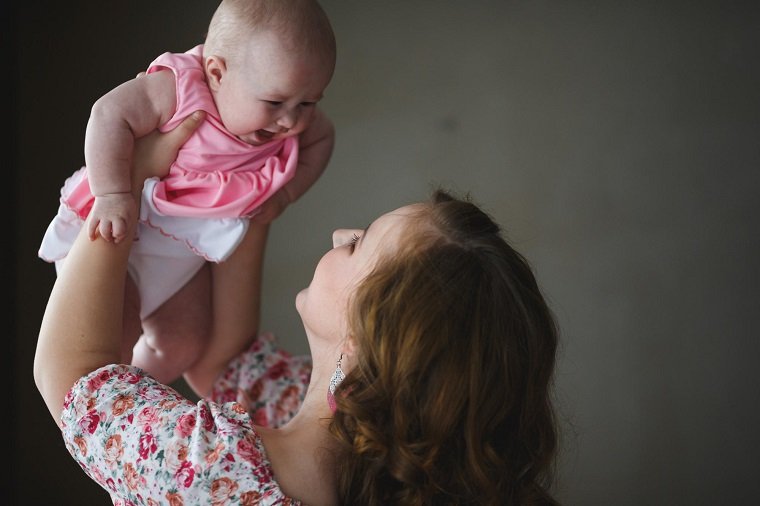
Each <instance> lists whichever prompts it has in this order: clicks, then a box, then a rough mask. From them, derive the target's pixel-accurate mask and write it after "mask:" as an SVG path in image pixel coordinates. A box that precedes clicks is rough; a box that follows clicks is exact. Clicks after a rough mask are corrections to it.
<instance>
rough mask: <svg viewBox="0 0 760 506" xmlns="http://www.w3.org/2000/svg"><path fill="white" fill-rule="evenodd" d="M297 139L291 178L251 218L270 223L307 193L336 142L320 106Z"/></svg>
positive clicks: (332, 130)
mask: <svg viewBox="0 0 760 506" xmlns="http://www.w3.org/2000/svg"><path fill="white" fill-rule="evenodd" d="M299 142H300V145H299V151H298V166H297V167H296V173H295V175H294V176H293V179H291V180H290V181H289V182H288V183H287V184H286V185H285V186H283V187H282V188H280V190H279V191H277V193H275V194H274V195H272V196H271V197H270V198H269V199H268V200H267V201H266V202H264V204H263V205H262V206H261V210H260V211H259V212H258V213H257V214H256V215H254V217H253V221H255V222H259V223H270V222H271V221H272V220H274V219H275V218H277V217H278V216H279V215H280V214H281V213H282V211H284V210H285V208H286V207H288V205H290V204H291V203H293V202H295V201H296V200H298V199H299V198H300V197H301V195H303V194H304V193H306V190H308V189H309V188H310V187H311V185H313V184H314V183H315V182H316V180H317V179H319V176H321V175H322V172H324V170H325V168H326V167H327V162H328V161H329V160H330V156H331V155H332V151H333V146H334V145H335V127H334V126H333V124H332V121H330V119H329V118H328V117H327V116H326V115H325V114H324V113H323V112H322V110H321V109H319V108H317V109H316V110H315V111H314V118H313V119H312V121H311V123H310V124H309V127H308V128H307V129H306V130H304V131H303V132H302V133H301V136H300V139H299Z"/></svg>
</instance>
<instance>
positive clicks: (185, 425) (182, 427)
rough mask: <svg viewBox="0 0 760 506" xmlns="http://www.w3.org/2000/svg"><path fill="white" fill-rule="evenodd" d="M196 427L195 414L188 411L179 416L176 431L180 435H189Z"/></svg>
mask: <svg viewBox="0 0 760 506" xmlns="http://www.w3.org/2000/svg"><path fill="white" fill-rule="evenodd" d="M193 429H195V414H194V413H187V414H184V415H182V416H180V417H179V420H177V426H176V427H175V428H174V432H175V433H176V434H177V435H178V436H180V437H188V436H189V435H190V434H192V433H193Z"/></svg>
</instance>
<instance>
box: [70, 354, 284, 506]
mask: <svg viewBox="0 0 760 506" xmlns="http://www.w3.org/2000/svg"><path fill="white" fill-rule="evenodd" d="M61 429H62V432H63V436H64V441H65V443H66V447H67V448H68V450H69V452H70V453H71V455H72V456H73V457H74V459H75V460H76V461H77V462H78V463H79V464H80V465H81V466H82V467H83V468H84V469H85V470H87V472H88V474H90V476H91V477H93V479H95V481H97V482H98V483H99V484H100V485H101V486H103V488H105V489H106V490H108V491H109V493H111V495H112V497H113V498H114V499H116V498H119V499H122V500H125V501H129V500H133V499H134V498H135V497H133V496H136V495H140V496H142V497H143V498H146V497H150V498H155V499H161V500H165V499H169V502H170V503H172V500H173V499H176V500H183V501H184V504H196V503H197V504H205V503H211V502H214V503H216V502H219V501H221V502H225V501H232V502H236V501H237V502H240V503H242V504H258V503H260V502H263V503H265V504H266V503H270V502H271V503H276V504H280V503H282V502H283V501H284V502H285V503H287V501H288V498H287V497H285V496H284V494H283V493H282V491H281V490H280V487H279V485H278V484H277V482H276V481H275V479H274V476H273V472H272V467H271V464H270V462H269V460H268V458H267V455H266V453H265V450H264V446H263V443H262V441H261V437H260V436H259V434H258V433H257V432H256V430H255V428H254V426H253V424H252V423H251V419H250V417H249V414H248V412H247V411H246V409H245V408H244V407H243V406H241V405H240V404H238V403H235V402H231V403H226V404H218V403H214V402H211V401H208V400H200V401H199V402H197V403H193V402H191V401H189V400H187V399H185V398H183V397H182V396H181V395H180V394H179V393H177V392H176V391H174V390H173V389H172V388H170V387H168V386H166V385H162V384H160V383H158V382H156V381H155V380H154V379H153V378H151V377H150V376H148V375H146V374H145V373H143V372H142V371H141V370H140V369H137V368H135V367H131V366H126V365H111V366H106V367H103V368H101V369H98V370H97V371H94V372H93V373H91V374H89V375H87V376H85V377H83V378H81V379H80V380H79V381H78V382H77V383H76V384H75V386H74V388H72V390H71V391H70V392H69V395H68V396H67V398H66V403H65V406H64V413H63V416H62V418H61ZM204 498H206V499H204Z"/></svg>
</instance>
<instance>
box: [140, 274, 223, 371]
mask: <svg viewBox="0 0 760 506" xmlns="http://www.w3.org/2000/svg"><path fill="white" fill-rule="evenodd" d="M210 284H211V280H210V269H209V267H208V265H204V266H203V267H202V268H201V269H200V270H199V271H198V273H196V274H195V276H194V277H193V278H192V279H191V280H190V281H188V282H187V283H186V284H185V286H183V287H182V288H181V289H180V290H179V291H178V292H177V293H175V294H174V295H172V297H171V298H170V299H169V300H167V301H166V302H164V303H163V304H162V305H161V306H160V307H159V308H158V309H157V310H155V311H154V312H153V313H151V314H150V315H149V316H148V317H147V318H146V319H145V320H144V321H143V322H142V328H143V333H142V336H141V337H140V339H139V341H137V345H136V346H135V347H134V356H133V359H132V364H133V365H136V366H138V367H141V368H143V369H145V370H146V371H148V373H150V374H151V375H152V376H153V377H154V378H156V379H157V380H158V381H160V382H161V383H164V384H169V383H172V382H173V381H175V380H176V379H178V378H179V377H180V376H181V375H182V373H184V372H185V371H186V370H187V369H188V368H189V367H191V366H192V365H193V363H195V362H196V360H198V357H200V356H201V354H202V353H203V350H204V349H205V348H206V345H207V344H208V341H209V337H210V334H211V297H210V293H211V287H210Z"/></svg>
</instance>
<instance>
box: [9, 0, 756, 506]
mask: <svg viewBox="0 0 760 506" xmlns="http://www.w3.org/2000/svg"><path fill="white" fill-rule="evenodd" d="M323 5H324V7H325V10H326V11H327V12H328V14H329V16H330V18H331V19H332V22H333V26H334V29H335V32H336V35H337V40H338V47H339V54H338V64H337V70H336V73H335V77H334V80H333V82H332V83H331V85H330V87H329V88H328V91H327V95H326V97H325V99H324V101H323V104H322V106H323V108H324V109H325V111H326V112H327V113H328V114H329V115H330V116H331V117H332V119H333V121H334V122H335V125H336V128H337V143H336V147H335V152H334V155H333V158H332V160H331V163H330V166H329V168H328V169H327V171H326V172H325V174H324V176H323V177H322V178H321V179H320V180H319V181H318V182H317V184H316V185H315V186H314V187H313V188H312V189H311V190H310V191H309V192H308V193H307V194H306V195H305V196H304V197H303V198H302V199H301V200H300V201H298V202H297V203H295V204H294V205H292V206H291V207H290V208H289V209H288V210H287V211H286V213H285V215H283V216H282V218H281V219H279V220H278V221H277V222H276V224H275V226H274V228H273V231H272V234H271V240H270V245H269V249H268V252H267V257H266V272H265V285H264V305H263V313H264V314H263V319H264V321H263V326H262V327H263V328H264V329H268V330H273V331H275V332H276V333H277V335H278V336H279V338H280V340H281V343H282V344H283V346H285V347H286V348H288V349H290V350H291V351H293V352H296V353H301V352H305V351H306V345H305V339H304V335H303V331H302V329H301V327H300V321H299V320H298V316H297V314H296V312H295V309H294V306H293V299H294V297H295V294H296V293H297V291H298V290H299V289H301V288H302V287H304V286H306V285H307V284H308V283H309V281H310V279H311V273H312V269H313V267H314V266H315V265H316V262H317V260H318V258H319V256H320V255H321V254H322V252H324V251H325V250H326V249H327V248H328V247H329V246H330V234H331V231H332V230H333V229H334V228H337V227H360V228H363V227H364V226H366V225H367V224H368V223H369V222H370V221H371V220H372V219H374V218H375V217H376V216H377V215H378V214H380V213H382V212H385V211H387V210H390V209H393V208H395V207H398V206H400V205H403V204H406V203H409V202H412V201H416V200H420V199H424V198H425V197H426V196H427V195H428V193H429V190H430V189H431V188H432V187H434V186H435V185H443V186H445V187H447V188H450V189H453V190H454V191H456V192H459V193H467V192H469V193H470V194H471V195H472V197H473V199H474V200H475V201H476V202H478V203H480V204H481V205H482V206H483V207H484V208H485V209H486V210H487V211H488V212H489V213H491V214H492V215H493V216H494V217H495V218H496V219H497V221H499V222H500V223H501V224H502V225H503V226H504V228H505V231H506V234H507V236H508V237H509V239H510V240H511V241H512V243H513V244H514V245H515V247H516V248H517V249H518V250H520V251H521V252H523V253H524V254H525V256H526V257H527V258H528V259H529V261H530V262H531V263H532V265H533V266H534V268H535V269H536V272H537V277H538V279H539V282H540V284H541V286H542V287H543V289H544V291H545V293H546V296H547V298H548V300H549V302H550V304H551V306H552V308H553V309H554V311H555V313H556V315H557V319H558V321H559V325H560V328H561V331H562V336H561V339H562V342H561V349H560V356H559V366H558V370H557V375H556V397H557V407H558V416H559V418H560V420H561V427H562V441H563V443H562V444H563V446H562V453H561V458H560V463H559V476H558V477H559V480H558V484H557V495H558V497H559V499H560V500H561V501H562V502H563V503H564V504H568V505H610V504H615V505H631V506H634V505H642V504H647V505H674V504H675V505H715V504H749V503H756V504H757V503H758V502H760V479H758V476H757V475H758V471H760V466H758V461H759V460H758V451H759V450H760V444H759V442H760V438H759V437H758V435H757V430H758V427H760V409H758V401H759V400H760V395H759V394H758V390H759V389H758V386H759V385H758V376H759V375H758V373H757V370H758V358H760V354H759V353H758V351H760V346H758V337H759V336H758V330H760V325H759V324H760V295H759V293H758V281H760V276H759V275H758V274H760V273H759V272H758V271H759V269H758V265H759V263H758V247H759V246H760V234H759V230H758V226H757V223H756V222H757V218H758V210H759V207H760V205H758V198H757V193H758V189H760V172H759V170H760V142H759V141H760V135H759V134H760V93H759V91H760V65H759V64H758V61H759V60H760V56H759V51H758V49H760V9H759V8H758V7H757V5H758V4H757V3H756V2H722V1H710V2H708V1H689V2H672V1H640V2H624V1H597V2H592V1H576V0H563V1H559V0H557V1H548V0H538V1H525V0H524V1H497V0H490V1H489V0H477V1H475V0H471V1H467V2H465V1H460V2H453V1H451V2H443V1H440V0H439V1H433V0H429V1H425V0H406V1H398V0H388V1H382V2H378V1H350V2H349V1H341V0H324V3H323ZM215 6H216V2H214V1H201V0H194V1H190V0H182V1H179V0H171V1H169V0H161V1H150V2H148V1H144V0H139V1H132V2H95V1H92V2H83V1H75V2H60V1H52V0H48V1H38V2H25V3H20V2H19V3H18V5H15V4H13V3H7V2H6V3H5V4H4V7H3V9H4V14H5V15H4V18H5V19H4V20H3V28H4V30H3V41H4V43H5V44H4V48H5V49H6V50H5V51H4V56H5V58H6V60H5V64H6V65H5V70H6V72H5V80H6V83H5V85H6V86H7V85H8V84H10V90H9V91H8V93H7V94H6V103H7V105H6V109H5V116H6V118H5V119H6V121H8V120H10V123H11V125H14V126H15V128H11V129H10V130H11V132H10V134H9V136H8V137H7V138H6V140H5V141H4V142H5V147H6V152H7V156H6V157H5V159H6V163H7V165H5V164H4V166H5V170H4V171H3V172H4V174H5V176H6V178H7V181H8V182H9V187H8V191H7V194H10V195H7V194H6V197H7V198H6V204H7V205H8V206H9V210H8V211H7V213H6V215H10V217H11V220H10V223H8V224H7V229H6V230H7V232H8V235H6V241H5V244H6V247H5V248H4V255H8V257H6V258H5V260H6V261H5V262H4V265H5V267H6V272H5V273H4V274H5V276H6V278H5V280H6V283H5V286H8V287H12V288H10V291H11V294H12V302H11V303H10V305H9V306H8V309H9V311H10V313H9V319H8V321H9V324H10V326H11V329H12V332H11V334H10V336H9V338H10V342H9V343H8V345H7V351H8V353H7V357H8V358H9V362H10V367H8V368H6V373H7V376H6V378H7V384H8V385H9V387H10V388H9V389H8V398H9V400H10V402H9V404H6V414H5V415H4V418H5V419H6V421H8V420H10V422H11V427H10V432H7V433H6V441H7V443H6V451H7V452H8V454H6V461H7V464H9V465H10V466H11V472H10V473H9V474H8V475H7V479H9V483H10V485H9V486H7V487H4V490H6V491H8V493H9V498H8V499H9V500H8V501H6V502H5V503H6V504H8V503H10V504H30V505H38V504H59V505H69V504H71V505H83V504H87V505H90V504H108V503H109V501H108V498H107V496H106V494H105V493H104V492H103V491H102V490H100V489H99V488H98V487H97V486H96V485H94V484H93V483H92V482H90V481H89V479H88V478H86V477H85V475H84V474H83V473H82V471H81V470H80V469H79V468H78V466H77V465H76V464H75V463H74V462H73V460H72V459H71V458H70V456H69V455H68V454H67V452H66V450H65V448H64V446H63V444H62V441H61V438H60V435H59V432H58V430H57V429H56V427H55V425H54V424H53V422H52V420H51V419H50V416H49V414H48V413H47V411H46V410H45V407H44V405H43V403H42V400H41V398H40V397H39V394H38V393H37V391H36V389H35V387H34V384H33V381H32V361H33V356H34V346H35V342H36V336H37V332H38V330H39V322H40V318H41V316H42V312H43V309H44V305H45V302H46V300H47V295H48V293H49V290H50V288H51V286H52V283H53V280H54V269H53V267H52V266H51V265H49V264H46V263H44V262H43V261H41V260H40V259H38V258H37V247H38V246H39V241H40V239H41V237H42V234H43V232H44V230H45V228H46V226H47V224H48V222H49V220H50V219H51V218H52V216H53V214H54V213H55V210H56V208H57V205H58V191H59V188H60V186H61V184H62V182H63V180H64V179H65V177H67V176H68V175H69V174H70V173H71V172H73V171H74V170H75V169H77V168H78V167H79V166H80V165H81V164H82V163H83V138H84V129H85V125H86V122H87V117H88V114H89V107H90V105H91V104H92V102H93V101H94V100H95V99H97V98H98V97H99V96H100V95H102V94H103V93H105V92H106V91H108V90H109V89H110V88H111V87H113V86H115V85H116V84H118V83H120V82H121V81H123V80H125V79H129V78H131V77H133V76H134V75H135V74H136V73H137V72H138V71H140V70H142V69H143V68H144V67H145V66H146V65H147V64H148V62H150V61H151V60H152V59H153V58H154V57H155V56H157V55H158V54H160V53H161V52H163V51H167V50H171V51H184V50H186V49H189V48H190V47H192V46H193V45H195V44H196V43H199V42H201V41H202V38H203V35H204V33H205V29H206V26H207V23H208V20H209V18H210V16H211V13H212V12H213V10H214V8H215ZM462 295H463V297H464V296H466V294H462ZM180 387H181V386H180ZM8 455H10V456H8Z"/></svg>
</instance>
